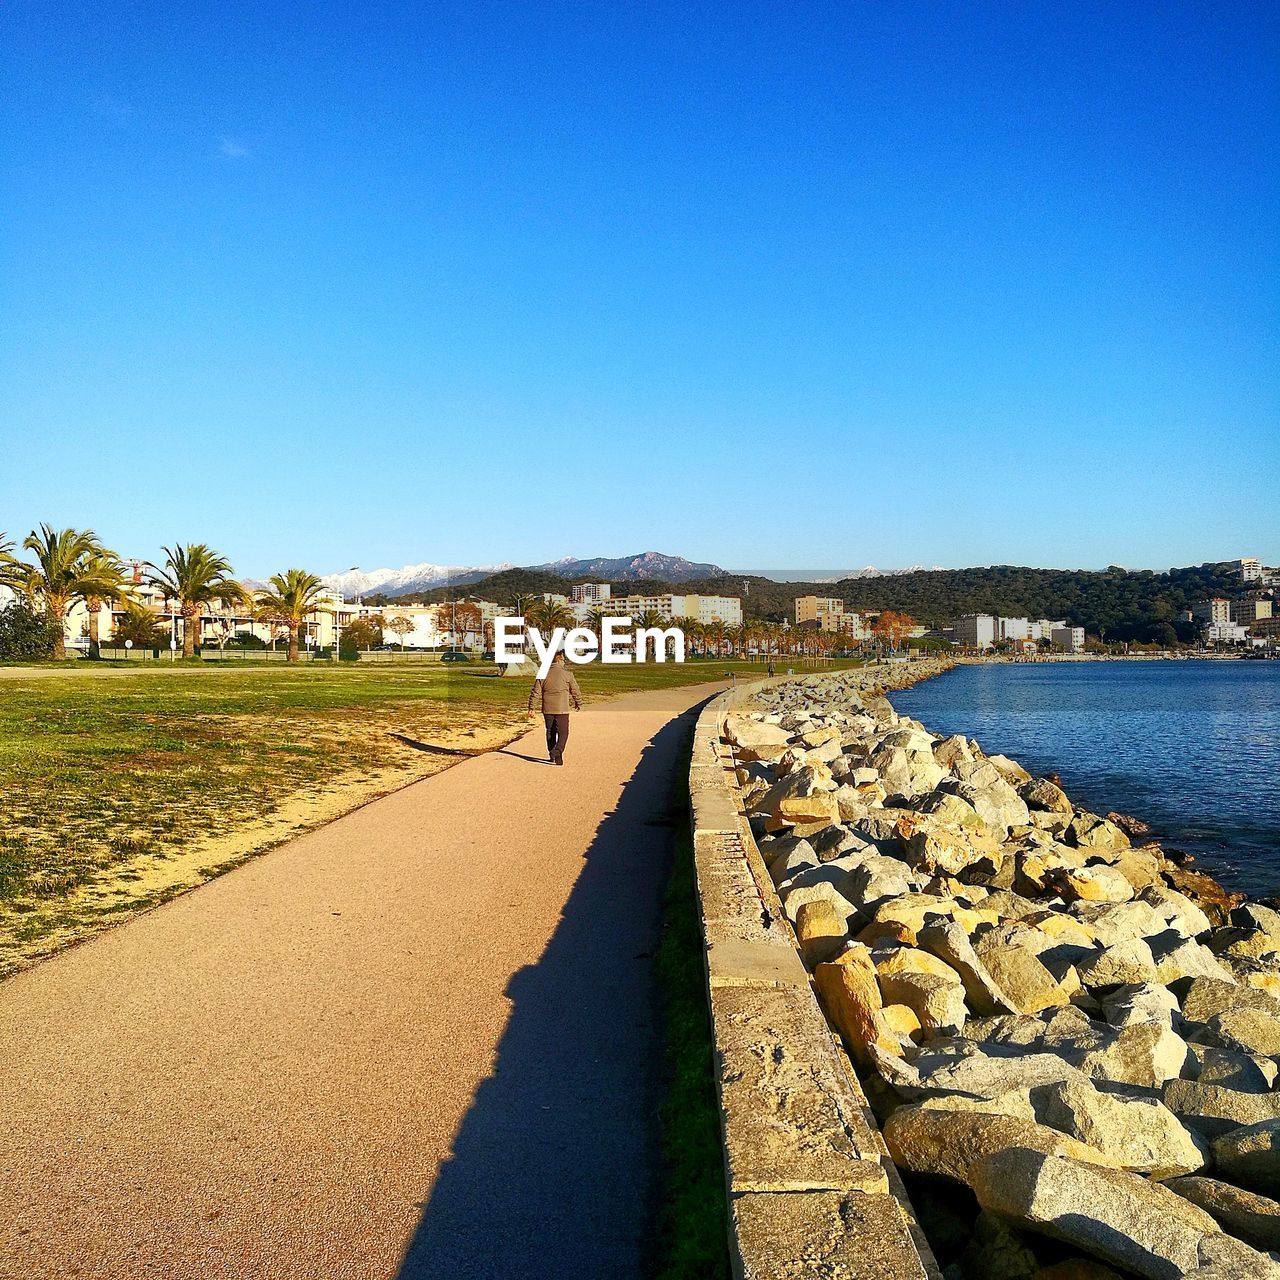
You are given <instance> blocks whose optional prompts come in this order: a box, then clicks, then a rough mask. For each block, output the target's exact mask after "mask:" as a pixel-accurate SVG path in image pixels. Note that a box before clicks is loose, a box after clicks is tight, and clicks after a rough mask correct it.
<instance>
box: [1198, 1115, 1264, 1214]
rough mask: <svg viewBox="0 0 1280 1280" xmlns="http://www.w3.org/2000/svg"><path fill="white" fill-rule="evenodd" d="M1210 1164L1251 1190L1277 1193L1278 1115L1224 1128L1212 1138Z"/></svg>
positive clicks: (1225, 1175)
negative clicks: (1269, 1118)
mask: <svg viewBox="0 0 1280 1280" xmlns="http://www.w3.org/2000/svg"><path fill="white" fill-rule="evenodd" d="M1213 1163H1214V1165H1215V1166H1216V1167H1217V1168H1218V1169H1219V1170H1220V1171H1221V1173H1222V1174H1223V1176H1224V1177H1227V1178H1230V1179H1231V1180H1232V1181H1233V1182H1238V1183H1240V1184H1241V1185H1242V1186H1245V1187H1248V1188H1249V1189H1250V1190H1251V1191H1259V1192H1261V1193H1262V1194H1264V1195H1268V1196H1280V1118H1276V1119H1271V1120H1262V1121H1259V1122H1258V1123H1257V1124H1250V1125H1242V1126H1240V1127H1239V1128H1236V1129H1229V1130H1227V1132H1226V1133H1224V1134H1222V1135H1221V1137H1218V1138H1216V1139H1214V1143H1213Z"/></svg>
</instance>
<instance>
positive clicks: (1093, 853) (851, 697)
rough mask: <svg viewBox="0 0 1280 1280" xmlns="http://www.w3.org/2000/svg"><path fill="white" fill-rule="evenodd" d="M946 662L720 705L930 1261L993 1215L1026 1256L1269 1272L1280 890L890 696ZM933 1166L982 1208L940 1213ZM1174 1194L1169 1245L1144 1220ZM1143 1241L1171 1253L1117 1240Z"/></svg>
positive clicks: (825, 995)
mask: <svg viewBox="0 0 1280 1280" xmlns="http://www.w3.org/2000/svg"><path fill="white" fill-rule="evenodd" d="M921 665H923V664H921ZM951 665H953V664H950V663H946V664H939V665H936V666H935V665H934V664H930V667H931V669H929V670H925V671H919V672H918V673H910V672H908V671H904V672H903V673H902V675H903V676H911V678H909V679H898V680H892V681H889V682H884V683H878V682H877V683H873V679H874V677H875V676H876V675H879V674H882V673H881V672H879V671H878V670H876V669H871V668H868V669H864V673H863V678H862V679H856V678H855V679H850V678H848V677H841V676H838V675H835V676H831V677H828V678H825V679H824V680H823V681H822V682H821V685H820V686H819V682H817V681H814V680H800V681H792V682H789V683H788V684H782V685H775V686H772V687H765V688H762V689H760V690H759V691H758V692H757V694H756V696H755V699H754V709H751V710H747V709H745V708H744V710H743V711H742V712H741V713H740V714H739V716H737V717H736V718H735V717H731V718H730V721H729V723H728V725H727V734H728V736H729V738H730V739H731V740H732V741H733V742H734V744H735V749H736V754H737V760H738V770H737V776H738V782H739V786H740V789H741V797H742V801H743V803H744V806H745V808H746V810H747V813H748V815H749V819H750V824H751V827H752V831H753V833H754V834H755V836H756V840H757V845H758V848H759V850H760V853H761V855H762V856H763V858H764V860H765V863H766V865H767V866H768V869H769V874H770V878H771V879H772V880H773V882H774V884H775V886H776V888H777V891H778V894H779V897H780V899H781V902H782V904H783V909H784V912H785V914H786V917H787V919H788V920H789V921H790V923H791V925H792V927H793V929H794V932H795V938H796V942H797V946H798V948H799V951H800V953H801V955H802V957H803V959H804V960H805V962H806V964H807V966H808V967H809V969H810V971H811V973H812V976H813V981H814V983H815V985H816V987H817V990H818V994H819V997H820V999H821V1000H822V1003H823V1005H824V1007H825V1009H826V1012H827V1016H828V1019H829V1021H830V1022H831V1023H832V1024H833V1026H834V1027H835V1028H836V1029H837V1031H838V1032H839V1034H840V1035H841V1037H842V1039H843V1041H844V1043H845V1047H846V1049H847V1050H848V1052H849V1053H850V1055H851V1057H852V1058H853V1060H854V1061H855V1062H856V1063H857V1064H858V1068H859V1075H860V1076H861V1078H862V1080H863V1083H864V1088H865V1090H866V1093H867V1095H868V1097H869V1099H870V1101H871V1104H872V1107H873V1110H874V1111H875V1112H876V1114H877V1117H878V1118H879V1119H880V1121H881V1122H882V1124H883V1125H884V1136H885V1140H886V1141H887V1143H888V1145H889V1149H890V1151H891V1153H892V1154H893V1156H894V1158H895V1160H896V1162H897V1163H898V1165H899V1167H900V1168H901V1169H902V1170H903V1171H904V1173H906V1174H907V1175H908V1178H909V1181H910V1184H911V1185H910V1189H911V1192H912V1196H913V1199H914V1198H916V1197H917V1196H918V1197H919V1201H918V1203H917V1208H918V1209H919V1211H920V1217H921V1220H922V1222H923V1223H924V1225H925V1228H926V1233H927V1234H929V1235H930V1237H931V1240H932V1243H933V1244H934V1247H935V1250H936V1251H937V1252H938V1254H939V1261H940V1262H943V1265H944V1266H946V1265H950V1264H952V1263H954V1264H955V1265H957V1266H961V1265H962V1259H963V1257H964V1256H966V1250H967V1251H968V1255H969V1256H973V1255H974V1254H975V1251H976V1252H979V1253H980V1252H981V1251H982V1250H983V1249H985V1248H987V1247H989V1246H990V1244H991V1236H992V1234H993V1233H995V1234H996V1235H1000V1233H1003V1236H1002V1238H1006V1237H1007V1239H1008V1241H1009V1242H1010V1243H1011V1246H1012V1245H1016V1246H1017V1248H1019V1249H1022V1250H1025V1251H1027V1252H1028V1253H1029V1254H1032V1255H1035V1257H1036V1258H1037V1259H1038V1260H1039V1265H1041V1266H1044V1265H1049V1264H1050V1263H1051V1262H1052V1261H1053V1258H1052V1256H1051V1255H1052V1254H1053V1251H1054V1249H1055V1248H1060V1246H1061V1242H1063V1241H1065V1242H1066V1243H1067V1244H1068V1246H1070V1247H1069V1249H1068V1257H1076V1258H1083V1257H1086V1256H1088V1257H1091V1258H1093V1259H1101V1260H1102V1261H1105V1262H1108V1263H1110V1264H1111V1265H1118V1266H1121V1267H1122V1268H1123V1269H1124V1270H1126V1271H1129V1272H1132V1273H1134V1274H1138V1275H1147V1274H1150V1275H1153V1276H1154V1275H1158V1274H1168V1273H1169V1270H1168V1268H1170V1267H1173V1268H1175V1269H1178V1271H1179V1273H1181V1274H1194V1273H1195V1270H1196V1269H1197V1268H1198V1267H1199V1265H1200V1264H1201V1262H1202V1261H1203V1262H1207V1261H1208V1257H1207V1256H1206V1255H1205V1252H1204V1251H1205V1250H1208V1251H1209V1253H1210V1254H1212V1255H1213V1256H1214V1257H1215V1258H1218V1259H1219V1260H1220V1261H1221V1264H1222V1265H1225V1266H1228V1267H1229V1268H1230V1269H1231V1270H1232V1272H1233V1273H1234V1274H1239V1275H1272V1274H1280V1268H1277V1267H1276V1264H1275V1263H1273V1262H1272V1261H1271V1260H1270V1259H1269V1258H1267V1257H1266V1251H1268V1250H1270V1249H1273V1248H1280V1230H1276V1229H1274V1228H1273V1227H1272V1226H1271V1222H1272V1219H1273V1218H1274V1220H1275V1221H1276V1222H1278V1223H1280V1203H1278V1202H1276V1201H1273V1200H1271V1199H1270V1196H1271V1195H1273V1194H1276V1193H1278V1192H1280V1094H1277V1093H1276V1092H1274V1091H1273V1085H1274V1084H1275V1082H1276V1065H1277V1061H1280V914H1277V913H1276V912H1273V911H1270V910H1269V909H1268V908H1266V907H1264V906H1261V905H1259V904H1256V903H1247V900H1246V899H1245V897H1244V895H1243V894H1237V893H1231V892H1228V891H1227V890H1225V889H1224V888H1223V887H1222V886H1221V885H1220V884H1219V883H1218V882H1217V881H1216V880H1215V879H1214V878H1213V877H1211V876H1208V875H1206V874H1205V873H1203V872H1199V871H1193V870H1190V869H1189V868H1188V867H1187V866H1186V865H1185V863H1184V862H1183V861H1182V860H1180V859H1177V858H1176V857H1170V856H1168V855H1166V853H1165V852H1164V849H1163V847H1162V846H1161V845H1160V844H1159V843H1158V842H1155V841H1150V840H1145V842H1140V841H1143V840H1144V837H1145V835H1146V833H1145V832H1144V831H1143V829H1142V827H1143V824H1141V823H1139V822H1138V821H1137V820H1134V819H1130V818H1128V817H1126V816H1125V815H1121V814H1116V813H1112V814H1110V815H1108V816H1106V817H1103V816H1101V815H1098V814H1094V813H1090V812H1089V811H1087V810H1085V809H1082V808H1080V807H1079V806H1076V805H1074V804H1073V803H1072V801H1071V800H1070V797H1068V796H1067V794H1066V793H1065V792H1064V791H1062V789H1061V788H1060V787H1058V786H1056V785H1055V784H1054V783H1052V782H1050V781H1048V780H1047V779H1045V778H1033V777H1032V776H1031V775H1030V774H1029V773H1028V772H1027V771H1026V770H1024V769H1022V768H1021V766H1020V765H1018V764H1017V762H1016V761H1013V760H1011V759H1008V758H1007V757H1003V756H998V755H988V754H986V753H985V752H983V751H982V749H981V748H980V746H979V745H978V744H977V743H976V742H974V741H973V740H971V739H967V738H964V737H961V736H960V735H954V736H952V737H950V738H942V737H941V736H940V735H938V734H935V733H932V732H930V731H929V730H928V729H927V728H926V727H925V726H924V725H922V724H921V723H920V722H919V721H916V720H913V719H911V718H910V717H908V716H904V715H899V714H898V713H897V712H896V711H895V710H894V709H893V708H892V706H891V705H890V704H889V702H888V701H887V699H886V698H885V697H884V694H885V693H886V692H890V691H896V690H897V689H899V688H903V687H906V686H907V685H909V684H915V683H918V682H919V681H920V680H923V679H927V678H930V677H932V676H933V675H937V674H941V672H942V671H944V670H948V669H950V667H951ZM1126 827H1127V828H1128V829H1129V830H1128V831H1126V829H1125V828H1126ZM1130 832H1132V837H1131V835H1130ZM1253 1129H1260V1130H1263V1131H1265V1134H1266V1141H1267V1142H1268V1143H1270V1142H1271V1141H1272V1139H1273V1137H1274V1144H1275V1148H1274V1149H1275V1150H1276V1151H1277V1157H1276V1163H1277V1166H1278V1176H1277V1178H1276V1179H1275V1181H1274V1182H1273V1181H1268V1178H1264V1177H1262V1176H1260V1175H1259V1174H1258V1173H1257V1172H1256V1170H1254V1169H1253V1166H1251V1165H1250V1164H1249V1162H1248V1161H1242V1158H1241V1157H1240V1156H1239V1153H1238V1151H1237V1148H1239V1147H1240V1144H1241V1143H1242V1142H1245V1140H1246V1137H1247V1138H1248V1141H1253V1140H1254V1136H1255V1135H1254V1133H1253V1132H1252V1130H1253ZM1246 1131H1249V1132H1248V1133H1247V1134H1246ZM1271 1149H1272V1148H1271V1147H1270V1146H1268V1148H1267V1150H1271ZM1269 1176H1270V1175H1268V1177H1269ZM945 1185H950V1186H951V1187H953V1188H957V1189H958V1188H967V1189H968V1193H971V1194H972V1196H974V1197H976V1204H977V1205H978V1206H980V1207H981V1212H979V1213H977V1215H976V1216H973V1217H972V1218H971V1219H970V1220H969V1221H968V1222H965V1223H960V1224H959V1225H957V1223H956V1222H955V1209H954V1203H953V1204H952V1205H951V1206H950V1207H948V1205H947V1204H946V1200H947V1196H946V1195H944V1196H942V1197H939V1196H938V1194H937V1192H936V1188H937V1187H938V1186H945ZM1066 1186H1070V1187H1071V1189H1072V1190H1071V1193H1070V1196H1069V1199H1070V1205H1069V1206H1068V1207H1069V1210H1070V1211H1069V1212H1068V1211H1067V1208H1064V1206H1063V1204H1062V1203H1058V1204H1057V1208H1056V1209H1055V1208H1054V1196H1055V1195H1057V1193H1058V1190H1059V1189H1060V1188H1062V1187H1066ZM948 1195H949V1196H950V1198H951V1200H952V1201H953V1202H954V1195H955V1192H954V1190H953V1191H952V1192H950V1193H948ZM948 1215H949V1217H950V1234H948V1232H947V1231H944V1230H942V1229H941V1228H940V1227H939V1226H938V1223H939V1219H940V1218H946V1217H948ZM1046 1215H1047V1216H1046ZM1169 1221H1174V1222H1178V1223H1181V1224H1183V1225H1184V1226H1185V1228H1186V1230H1187V1232H1188V1236H1187V1242H1184V1244H1183V1245H1182V1246H1179V1248H1178V1249H1176V1250H1173V1246H1172V1245H1170V1244H1169V1243H1168V1242H1167V1241H1163V1242H1162V1241H1160V1240H1157V1239H1152V1238H1149V1237H1150V1235H1151V1230H1152V1228H1151V1227H1150V1226H1149V1225H1148V1224H1150V1223H1153V1222H1155V1223H1167V1222H1169ZM931 1225H932V1226H933V1228H934V1229H933V1230H932V1231H931V1230H930V1226H931ZM957 1231H959V1232H960V1233H961V1234H962V1235H963V1236H964V1240H963V1243H962V1244H961V1245H960V1246H958V1247H953V1246H954V1245H955V1241H954V1239H952V1237H954V1236H955V1234H956V1232H957ZM1049 1237H1052V1238H1054V1239H1056V1240H1057V1241H1058V1242H1060V1243H1059V1245H1057V1246H1054V1245H1051V1244H1050V1243H1048V1238H1049ZM1188 1242H1190V1243H1188ZM1144 1250H1146V1251H1148V1252H1150V1251H1156V1252H1157V1253H1158V1251H1159V1250H1165V1251H1166V1252H1165V1254H1163V1255H1160V1265H1161V1266H1163V1267H1164V1268H1165V1271H1163V1272H1162V1271H1160V1270H1158V1269H1156V1270H1146V1269H1144V1268H1143V1267H1141V1266H1138V1267H1135V1266H1134V1256H1135V1254H1137V1253H1141V1252H1142V1251H1144ZM1169 1250H1173V1253H1172V1254H1170V1253H1169V1252H1168V1251H1169ZM1175 1255H1176V1256H1175ZM1152 1260H1153V1261H1154V1260H1155V1259H1154V1257H1153V1259H1152ZM1028 1274H1030V1272H1028Z"/></svg>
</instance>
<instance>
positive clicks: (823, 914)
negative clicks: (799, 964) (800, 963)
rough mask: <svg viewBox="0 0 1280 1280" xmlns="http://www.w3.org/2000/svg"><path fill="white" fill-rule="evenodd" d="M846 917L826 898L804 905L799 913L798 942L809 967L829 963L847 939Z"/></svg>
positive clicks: (797, 916) (797, 922)
mask: <svg viewBox="0 0 1280 1280" xmlns="http://www.w3.org/2000/svg"><path fill="white" fill-rule="evenodd" d="M846 926H847V922H846V920H845V918H844V917H843V916H842V915H841V914H840V913H839V912H838V911H837V910H836V909H835V907H834V906H833V905H832V904H831V903H830V902H829V901H828V900H827V899H826V898H815V899H814V900H813V901H811V902H806V903H804V904H803V905H802V906H801V907H800V909H799V910H798V911H797V912H796V940H797V941H798V942H799V944H800V954H801V955H802V956H803V957H804V962H805V964H807V965H808V966H809V967H810V968H813V966H814V965H815V964H822V963H824V962H825V961H827V960H830V959H831V958H832V957H833V956H835V955H836V953H837V952H838V951H839V950H840V949H841V948H842V947H843V946H844V944H845V942H846V941H847V940H848V936H849V935H848V929H847V927H846Z"/></svg>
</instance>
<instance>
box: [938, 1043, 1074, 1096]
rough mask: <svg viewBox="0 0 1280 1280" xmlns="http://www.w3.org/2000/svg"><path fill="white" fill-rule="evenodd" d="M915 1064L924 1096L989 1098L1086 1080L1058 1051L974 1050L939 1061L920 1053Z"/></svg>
mask: <svg viewBox="0 0 1280 1280" xmlns="http://www.w3.org/2000/svg"><path fill="white" fill-rule="evenodd" d="M913 1065H914V1066H915V1067H916V1069H917V1071H918V1072H919V1088H920V1089H921V1090H922V1093H923V1096H926V1097H935V1098H937V1097H943V1096H945V1095H947V1094H957V1095H959V1096H961V1097H968V1098H981V1099H986V1100H988V1101H990V1100H991V1099H993V1098H1000V1097H1003V1096H1004V1095H1005V1094H1010V1093H1015V1092H1018V1091H1022V1090H1027V1089H1036V1088H1039V1087H1040V1086H1041V1085H1046V1084H1052V1083H1054V1082H1055V1081H1058V1080H1071V1079H1083V1077H1082V1076H1081V1075H1080V1072H1079V1071H1077V1070H1076V1069H1075V1067H1073V1066H1071V1064H1070V1063H1068V1062H1067V1061H1065V1060H1064V1059H1063V1058H1061V1057H1059V1056H1058V1055H1057V1054H1056V1053H1023V1054H1020V1055H1019V1056H1017V1057H1006V1056H996V1055H994V1054H986V1053H982V1052H972V1053H968V1054H966V1055H965V1056H964V1057H960V1058H951V1059H949V1060H948V1059H946V1058H942V1059H940V1060H939V1061H938V1062H937V1063H936V1064H935V1063H933V1062H931V1061H930V1059H929V1057H928V1056H926V1055H925V1054H924V1053H921V1054H920V1055H919V1056H918V1057H917V1058H916V1061H915V1063H914V1064H913Z"/></svg>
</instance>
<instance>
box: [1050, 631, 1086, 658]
mask: <svg viewBox="0 0 1280 1280" xmlns="http://www.w3.org/2000/svg"><path fill="white" fill-rule="evenodd" d="M1049 639H1050V641H1051V643H1052V644H1053V647H1054V649H1056V650H1057V651H1058V652H1059V653H1083V652H1084V628H1083V627H1054V629H1053V631H1052V632H1051V633H1050V636H1049Z"/></svg>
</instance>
